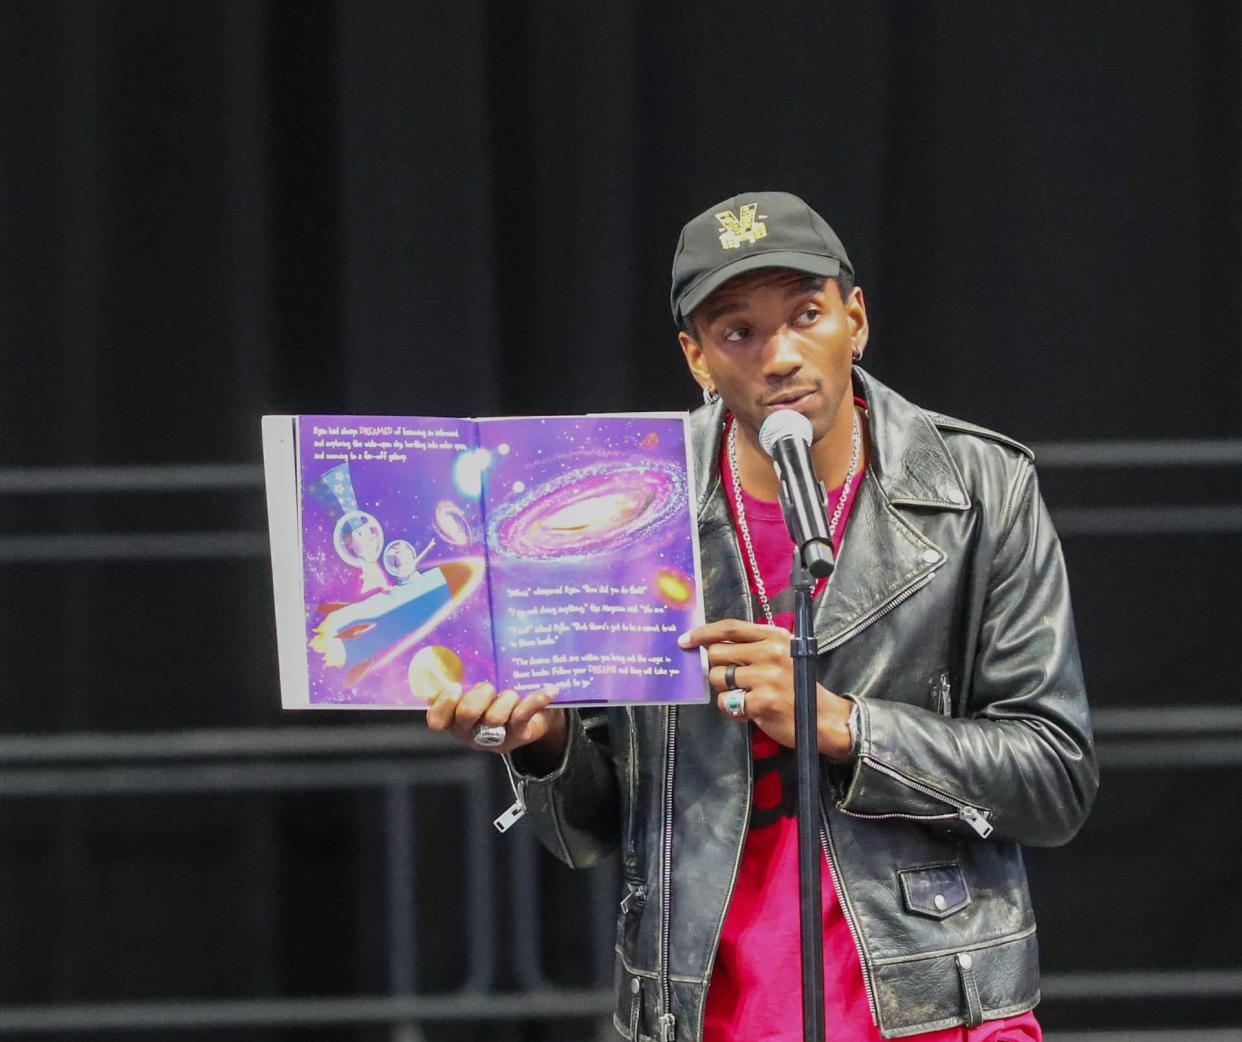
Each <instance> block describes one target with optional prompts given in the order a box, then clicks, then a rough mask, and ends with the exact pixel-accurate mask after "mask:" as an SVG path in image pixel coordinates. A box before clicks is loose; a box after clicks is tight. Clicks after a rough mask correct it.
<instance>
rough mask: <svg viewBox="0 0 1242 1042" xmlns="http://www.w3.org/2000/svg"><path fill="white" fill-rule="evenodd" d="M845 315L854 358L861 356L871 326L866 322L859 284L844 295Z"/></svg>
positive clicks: (863, 299) (864, 301) (865, 302)
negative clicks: (847, 294) (847, 320)
mask: <svg viewBox="0 0 1242 1042" xmlns="http://www.w3.org/2000/svg"><path fill="white" fill-rule="evenodd" d="M845 315H846V318H848V319H849V323H850V345H851V347H852V349H853V352H854V358H855V359H859V358H862V353H863V351H864V350H866V347H867V337H868V336H870V334H871V327H870V325H868V323H867V301H866V298H865V297H863V291H862V287H861V286H855V287H854V288H853V289H852V290H850V295H849V296H848V297H846V299H845Z"/></svg>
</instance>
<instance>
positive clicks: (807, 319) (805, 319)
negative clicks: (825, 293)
mask: <svg viewBox="0 0 1242 1042" xmlns="http://www.w3.org/2000/svg"><path fill="white" fill-rule="evenodd" d="M819 315H820V311H819V308H807V309H806V310H805V311H803V312H802V314H801V315H799V316H798V318H799V320H800V321H801V322H802V323H803V324H804V325H809V324H810V323H812V322H815V321H817V320H818V319H819Z"/></svg>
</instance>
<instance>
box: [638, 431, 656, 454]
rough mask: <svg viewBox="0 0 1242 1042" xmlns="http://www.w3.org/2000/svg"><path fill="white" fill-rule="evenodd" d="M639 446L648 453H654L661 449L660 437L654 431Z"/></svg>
mask: <svg viewBox="0 0 1242 1042" xmlns="http://www.w3.org/2000/svg"><path fill="white" fill-rule="evenodd" d="M638 444H639V445H641V446H642V447H643V448H644V449H646V450H647V451H648V452H654V451H655V450H656V449H658V448H659V447H660V436H659V435H658V434H656V432H655V431H652V432H651V433H650V434H648V435H647V436H646V437H645V438H643V440H642V441H640V442H639V443H638Z"/></svg>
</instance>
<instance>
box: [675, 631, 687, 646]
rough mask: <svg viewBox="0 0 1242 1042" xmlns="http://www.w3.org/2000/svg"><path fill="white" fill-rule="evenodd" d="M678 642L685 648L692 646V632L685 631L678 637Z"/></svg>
mask: <svg viewBox="0 0 1242 1042" xmlns="http://www.w3.org/2000/svg"><path fill="white" fill-rule="evenodd" d="M677 643H678V644H680V645H681V646H682V647H683V648H688V647H689V646H690V634H689V633H683V634H682V635H681V636H680V637H678V638H677Z"/></svg>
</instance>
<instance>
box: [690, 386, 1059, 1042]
mask: <svg viewBox="0 0 1242 1042" xmlns="http://www.w3.org/2000/svg"><path fill="white" fill-rule="evenodd" d="M858 404H859V406H860V407H863V408H865V405H866V403H864V402H862V401H858ZM729 422H732V418H731V417H730V420H729ZM726 433H727V431H726ZM720 465H721V473H722V474H723V475H724V488H725V493H726V495H727V497H728V500H729V506H730V509H731V510H733V511H734V512H736V507H735V500H734V485H733V480H732V475H731V473H730V471H729V464H728V459H727V456H726V453H725V451H723V450H722V452H721V461H720ZM861 484H862V474H859V476H858V478H856V479H855V481H854V483H853V485H852V486H851V488H850V495H849V499H848V500H847V501H846V504H845V507H844V509H843V511H842V515H841V519H840V521H839V522H838V525H837V530H836V533H835V535H834V538H833V545H834V548H835V549H836V550H838V551H839V550H840V547H841V544H842V536H843V535H844V533H845V527H846V521H847V520H848V518H849V514H850V510H851V509H852V507H853V501H854V498H855V496H856V495H857V492H858V488H859V486H861ZM840 498H841V489H840V488H836V489H832V490H830V491H829V493H828V516H829V517H831V516H832V512H833V511H834V510H835V509H836V506H837V503H838V502H839V500H840ZM742 499H743V503H744V506H745V509H746V520H747V523H748V525H749V527H750V535H751V543H752V545H753V546H754V550H755V560H756V561H757V563H758V565H759V571H760V573H761V574H762V576H763V581H764V585H765V587H766V590H767V595H768V598H769V600H772V599H774V598H775V597H776V596H777V595H778V594H779V593H780V592H781V591H782V590H784V589H785V588H786V587H787V586H788V585H789V563H790V560H791V559H792V556H793V541H792V540H791V539H790V538H789V533H788V531H787V530H786V528H785V522H784V519H783V518H782V517H781V509H780V505H779V504H778V503H775V502H766V501H763V500H758V499H755V498H753V497H752V496H749V495H747V494H746V493H745V491H743V493H742ZM736 523H737V518H736V517H734V524H735V525H736ZM740 542H741V541H740V539H739V543H740ZM744 553H745V551H744V550H743V554H744ZM746 570H747V573H748V574H749V572H750V564H749V562H746ZM750 585H751V591H752V592H754V591H755V581H754V577H753V576H751V579H750ZM778 607H781V606H780V605H778ZM774 621H775V622H776V624H777V625H778V626H785V627H786V628H788V629H792V628H793V613H792V609H790V610H789V611H781V612H779V613H777V614H776V616H775V619H774ZM751 750H752V754H753V756H754V768H755V769H754V778H755V782H754V803H753V807H752V810H751V818H750V831H749V832H748V833H747V836H746V844H745V848H744V850H743V852H742V863H741V865H740V866H739V869H738V877H737V885H736V886H735V887H734V890H733V898H732V901H731V902H730V904H729V909H728V912H727V913H726V915H725V921H724V928H723V930H722V932H721V936H720V947H719V950H718V951H717V953H716V963H715V966H714V967H713V969H712V978H711V983H710V986H709V989H708V993H707V1008H706V1011H705V1014H704V1026H703V1042H802V987H801V948H800V944H801V941H800V936H799V929H798V822H797V803H798V799H797V783H796V778H797V769H796V767H795V764H794V755H793V750H792V749H787V748H785V747H784V746H782V745H779V744H777V743H776V742H775V741H773V740H772V739H771V738H769V737H768V736H767V735H766V734H764V733H763V732H762V731H761V730H759V729H758V728H757V727H755V726H754V725H753V724H752V725H751ZM822 872H823V895H822V897H823V906H824V1008H825V1014H824V1016H825V1021H826V1024H827V1035H828V1038H829V1039H840V1040H848V1042H882V1039H881V1035H880V1032H879V1029H878V1028H877V1027H876V1026H875V1025H874V1024H873V1023H872V1022H871V1012H870V1009H869V1007H868V1003H867V993H866V989H865V987H864V985H863V977H862V967H861V965H860V963H859V957H858V949H857V948H856V947H855V945H854V939H853V936H852V935H851V934H850V929H849V924H848V923H847V922H846V921H845V916H844V915H843V914H842V912H841V905H840V903H839V902H838V901H837V895H836V890H835V888H834V886H833V882H832V875H831V871H830V869H829V867H828V863H827V860H826V859H825V860H824V862H823V865H822ZM1042 1038H1043V1035H1042V1033H1041V1031H1040V1028H1039V1024H1038V1023H1037V1022H1036V1020H1035V1017H1034V1015H1033V1014H1031V1013H1024V1014H1022V1015H1021V1016H1017V1017H1006V1018H1004V1019H1001V1020H990V1021H986V1022H985V1023H983V1024H981V1025H980V1026H979V1027H977V1028H970V1029H966V1028H950V1029H947V1030H944V1031H930V1032H926V1033H924V1034H921V1035H914V1036H910V1039H911V1042H1011V1040H1012V1042H1041V1040H1042Z"/></svg>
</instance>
